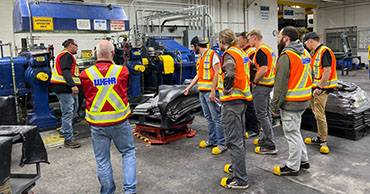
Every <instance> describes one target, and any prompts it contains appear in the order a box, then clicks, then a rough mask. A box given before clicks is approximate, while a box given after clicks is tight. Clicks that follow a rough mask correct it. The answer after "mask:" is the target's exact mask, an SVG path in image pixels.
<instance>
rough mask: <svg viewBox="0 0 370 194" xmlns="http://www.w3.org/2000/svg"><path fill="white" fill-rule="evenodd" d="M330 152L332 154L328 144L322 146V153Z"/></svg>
mask: <svg viewBox="0 0 370 194" xmlns="http://www.w3.org/2000/svg"><path fill="white" fill-rule="evenodd" d="M329 152H330V149H329V147H328V144H327V143H326V142H325V143H322V144H320V153H322V154H329Z"/></svg>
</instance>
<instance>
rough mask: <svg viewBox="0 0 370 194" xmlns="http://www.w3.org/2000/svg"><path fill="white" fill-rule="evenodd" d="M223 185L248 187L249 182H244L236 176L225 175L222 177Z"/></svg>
mask: <svg viewBox="0 0 370 194" xmlns="http://www.w3.org/2000/svg"><path fill="white" fill-rule="evenodd" d="M221 186H223V187H225V188H227V189H248V187H249V184H248V183H244V184H242V183H240V182H239V181H237V180H236V179H235V178H227V177H224V178H222V179H221Z"/></svg>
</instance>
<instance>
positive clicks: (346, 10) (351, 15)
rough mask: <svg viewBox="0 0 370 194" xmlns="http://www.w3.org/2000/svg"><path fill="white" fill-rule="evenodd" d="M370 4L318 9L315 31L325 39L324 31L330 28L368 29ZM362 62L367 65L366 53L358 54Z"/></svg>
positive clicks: (369, 25)
mask: <svg viewBox="0 0 370 194" xmlns="http://www.w3.org/2000/svg"><path fill="white" fill-rule="evenodd" d="M369 10H370V2H367V3H361V4H356V3H354V4H352V5H350V6H335V7H327V8H320V7H319V8H318V9H317V10H316V13H317V15H316V17H317V18H316V20H317V25H316V27H315V29H314V30H315V31H317V32H318V33H319V34H320V35H321V36H322V37H323V38H325V36H324V33H325V29H326V28H328V27H330V28H334V27H348V26H357V27H370V12H369ZM357 54H358V55H360V56H361V58H362V61H363V62H365V63H368V60H367V57H368V53H367V52H358V53H357Z"/></svg>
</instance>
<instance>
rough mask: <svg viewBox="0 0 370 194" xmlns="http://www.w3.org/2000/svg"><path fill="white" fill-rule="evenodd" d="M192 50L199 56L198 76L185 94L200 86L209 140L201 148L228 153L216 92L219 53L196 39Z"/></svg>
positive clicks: (214, 152) (205, 42) (204, 141)
mask: <svg viewBox="0 0 370 194" xmlns="http://www.w3.org/2000/svg"><path fill="white" fill-rule="evenodd" d="M191 44H192V48H193V49H194V51H195V52H196V53H197V54H198V55H199V59H198V61H197V75H196V76H195V77H194V78H193V80H192V81H191V83H190V84H189V86H188V87H186V89H185V90H184V94H185V95H188V94H189V91H190V89H191V88H192V87H193V86H194V85H195V84H198V90H199V100H200V104H201V106H202V110H203V114H204V117H205V118H206V119H207V122H208V130H209V133H208V140H202V141H201V142H200V143H199V147H200V148H207V147H212V151H211V152H212V154H214V155H218V154H221V153H223V152H224V151H226V146H225V137H224V129H223V127H222V123H221V105H220V103H218V102H216V101H217V100H218V96H219V95H218V91H216V87H217V82H218V76H217V72H218V71H219V69H220V59H219V57H218V55H217V53H216V52H215V51H214V50H212V49H209V48H207V44H208V41H206V40H201V41H199V39H198V37H197V36H196V37H194V38H193V40H192V41H191Z"/></svg>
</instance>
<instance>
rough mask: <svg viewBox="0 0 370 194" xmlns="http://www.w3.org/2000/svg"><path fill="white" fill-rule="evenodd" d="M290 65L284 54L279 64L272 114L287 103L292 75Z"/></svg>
mask: <svg viewBox="0 0 370 194" xmlns="http://www.w3.org/2000/svg"><path fill="white" fill-rule="evenodd" d="M289 63H290V62H289V57H288V55H286V54H283V55H282V56H281V57H280V58H279V60H278V62H277V67H276V77H275V84H274V95H273V99H272V101H271V104H272V112H274V113H276V112H278V110H279V108H280V107H281V106H282V105H283V103H284V102H285V96H286V94H287V92H288V82H289V74H290V67H289Z"/></svg>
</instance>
